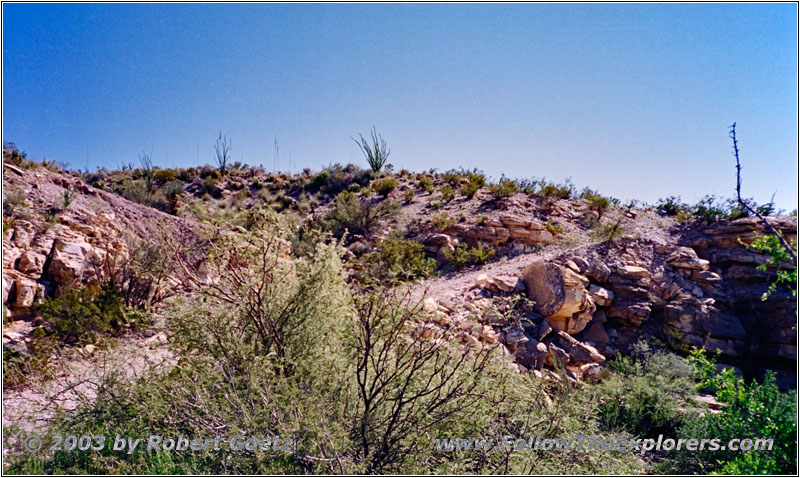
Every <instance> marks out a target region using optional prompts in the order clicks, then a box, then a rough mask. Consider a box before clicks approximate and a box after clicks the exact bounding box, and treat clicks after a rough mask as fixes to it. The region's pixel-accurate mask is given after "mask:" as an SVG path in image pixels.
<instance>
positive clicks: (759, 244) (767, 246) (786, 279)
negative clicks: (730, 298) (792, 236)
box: [739, 234, 797, 300]
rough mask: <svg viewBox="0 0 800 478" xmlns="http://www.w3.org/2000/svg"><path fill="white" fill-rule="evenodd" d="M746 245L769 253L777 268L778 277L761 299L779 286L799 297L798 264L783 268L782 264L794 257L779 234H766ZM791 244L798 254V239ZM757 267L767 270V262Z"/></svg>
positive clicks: (787, 262)
mask: <svg viewBox="0 0 800 478" xmlns="http://www.w3.org/2000/svg"><path fill="white" fill-rule="evenodd" d="M739 242H740V243H741V242H742V240H741V239H739ZM745 246H746V247H747V248H748V249H750V248H753V249H755V250H757V251H759V252H763V253H765V254H769V256H770V259H769V264H770V265H772V266H774V267H776V268H777V269H776V271H775V273H776V276H777V278H776V279H775V281H774V282H772V283H771V284H770V285H769V289H767V291H766V292H765V293H764V295H762V296H761V300H767V299H768V298H769V296H770V295H772V294H773V293H774V292H775V291H776V290H778V286H783V287H786V288H787V289H789V290H790V291H791V292H792V297H797V264H794V268H792V269H790V270H784V269H782V268H781V266H782V264H792V263H793V259H792V256H791V255H789V252H788V251H787V250H786V248H784V247H783V244H781V241H780V240H779V239H778V238H777V236H775V235H773V234H764V235H761V236H758V237H757V238H756V239H755V240H754V241H753V242H752V243H751V244H750V245H746V244H745ZM789 246H790V247H791V248H792V249H793V250H794V251H795V254H796V251H797V241H791V243H790V244H789ZM757 268H758V270H761V271H766V270H767V264H760V265H759V266H758V267H757Z"/></svg>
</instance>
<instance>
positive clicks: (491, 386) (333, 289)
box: [4, 224, 645, 474]
mask: <svg viewBox="0 0 800 478" xmlns="http://www.w3.org/2000/svg"><path fill="white" fill-rule="evenodd" d="M273 227H283V226H281V225H280V224H278V225H277V226H275V225H264V226H263V227H256V228H254V230H252V231H249V232H248V233H245V234H227V233H224V232H219V231H213V230H210V231H209V235H208V237H205V238H204V239H205V240H204V243H206V244H208V250H207V251H205V252H204V253H202V256H203V257H205V259H206V260H207V261H206V262H205V263H204V264H205V266H207V268H208V271H209V272H210V273H211V274H212V275H214V276H215V277H218V280H217V281H215V282H214V284H208V283H204V281H203V280H202V277H201V276H200V275H198V274H199V273H200V270H199V266H197V267H195V266H194V265H193V264H194V262H193V261H190V260H189V259H190V257H192V256H191V254H198V253H199V252H198V251H197V250H196V249H193V248H192V249H190V248H186V249H185V250H183V249H179V255H180V258H182V259H184V260H185V264H186V265H187V267H188V270H187V278H188V279H190V280H191V279H192V278H193V279H194V280H195V282H194V283H196V284H197V289H196V291H195V293H196V295H193V296H192V297H189V298H187V300H185V301H176V303H175V307H174V308H173V309H171V311H170V312H169V321H170V323H171V324H172V327H171V330H170V337H169V339H170V343H171V344H172V346H173V349H172V350H174V352H175V353H176V354H177V356H178V357H179V360H176V361H175V362H174V363H173V364H172V365H171V366H170V367H169V368H168V369H160V368H159V369H153V370H150V371H148V372H147V373H145V374H143V375H142V376H130V375H128V374H123V373H107V374H104V375H103V377H102V378H101V383H100V384H99V386H98V387H97V389H96V396H95V397H94V398H91V399H90V401H89V402H87V403H82V404H80V406H79V409H78V410H76V412H75V413H64V414H58V415H56V416H54V417H53V419H52V420H51V422H50V425H49V426H48V427H47V428H43V429H41V430H40V431H39V433H41V434H42V435H46V436H50V435H51V434H52V433H66V432H71V433H75V430H80V431H81V433H86V434H105V435H108V434H109V433H111V432H109V430H112V431H113V432H114V433H118V434H120V435H121V436H129V437H137V436H148V435H151V434H156V435H162V436H169V437H177V436H179V435H182V436H184V437H204V436H215V435H219V436H221V437H223V438H230V437H231V436H233V435H236V434H239V433H242V434H246V435H249V436H256V437H259V438H275V437H276V436H279V437H282V438H286V437H291V438H292V439H293V444H292V446H291V449H290V450H289V451H288V452H284V451H272V450H270V451H267V452H258V453H246V452H241V453H231V452H230V450H227V449H222V450H219V451H216V450H209V451H192V450H186V451H183V452H180V453H171V452H164V453H157V452H148V453H132V454H128V453H126V451H124V450H123V451H114V450H113V449H112V447H108V446H107V447H105V448H104V449H103V450H99V451H96V450H85V451H81V450H73V451H70V452H55V453H53V452H51V451H50V450H49V449H47V448H45V449H43V450H42V451H41V452H39V453H24V452H23V450H22V446H21V443H20V441H17V442H16V444H15V445H14V446H7V447H5V451H6V452H7V455H6V456H4V466H5V469H4V471H5V472H7V473H35V474H46V473H50V474H66V473H72V474H81V473H82V474H132V473H161V474H287V473H288V474H301V473H309V474H313V473H317V474H334V473H338V474H362V473H363V474H376V473H386V474H392V473H401V472H404V473H412V474H472V473H477V474H499V473H510V474H553V473H556V472H558V473H569V474H592V473H594V474H597V473H601V472H604V473H614V474H618V473H636V472H638V473H642V472H643V471H645V468H644V463H643V462H642V461H641V459H640V458H639V457H638V456H637V455H633V456H632V455H631V454H630V453H627V452H618V451H613V450H611V451H601V450H597V451H593V452H591V453H585V452H578V453H553V451H549V450H548V451H545V450H538V451H532V450H525V451H524V452H517V453H512V452H510V450H506V451H502V450H498V451H497V452H491V451H487V452H472V451H470V452H446V451H438V450H436V448H435V440H437V439H438V440H442V439H447V438H453V437H498V436H503V435H514V436H518V437H528V436H531V435H537V434H538V435H541V436H558V437H563V438H569V439H574V438H575V437H576V436H578V435H584V434H585V435H596V436H598V437H603V438H606V437H609V438H610V436H608V435H610V434H604V433H603V432H602V431H600V430H599V428H598V425H597V422H596V421H595V420H594V419H593V418H592V417H591V413H592V410H593V407H594V406H595V403H596V397H595V396H594V395H593V394H591V393H586V391H585V390H584V389H582V388H580V386H579V385H577V384H571V383H569V382H568V381H567V380H563V382H561V383H551V384H549V385H546V384H545V383H543V382H540V381H539V380H537V379H536V378H535V377H534V376H533V374H520V373H517V372H515V371H512V370H511V369H510V367H509V366H508V365H509V364H508V362H507V361H506V360H507V359H505V358H503V355H502V354H501V353H500V351H499V350H497V349H496V348H493V347H490V346H484V347H481V348H476V349H472V348H470V347H466V346H464V345H463V344H461V343H459V342H458V341H457V340H455V339H454V338H453V337H452V336H450V335H447V333H446V332H444V331H440V332H435V334H436V335H435V336H433V337H432V338H433V339H434V340H431V339H428V338H425V336H426V335H425V330H426V329H424V328H423V327H424V326H425V323H426V319H427V313H425V312H424V311H423V310H422V307H421V304H419V303H417V304H414V303H413V301H410V300H409V296H408V295H404V294H403V293H400V292H398V291H397V290H396V289H381V288H378V289H376V290H374V291H372V292H369V291H364V290H360V289H356V290H351V289H350V286H349V285H348V283H347V282H346V278H345V273H344V271H343V269H342V265H341V262H340V259H339V257H340V255H341V254H342V252H343V251H342V249H341V248H340V247H338V246H336V245H330V244H328V245H326V244H322V243H320V244H318V247H317V249H316V253H315V254H313V255H310V256H308V257H306V258H295V259H294V260H293V261H291V262H290V261H287V260H285V258H284V254H285V244H284V242H283V241H282V238H283V236H282V234H277V233H276V232H275V231H274V229H273ZM185 254H186V255H185ZM427 330H428V331H430V330H431V329H430V328H428V329H427ZM298 397H302V398H303V399H302V400H298ZM551 400H552V403H555V404H558V405H557V406H548V403H549V402H550V401H551ZM176 404H178V405H176ZM264 410H266V412H264ZM140 446H141V445H140Z"/></svg>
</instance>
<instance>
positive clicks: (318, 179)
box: [308, 171, 331, 191]
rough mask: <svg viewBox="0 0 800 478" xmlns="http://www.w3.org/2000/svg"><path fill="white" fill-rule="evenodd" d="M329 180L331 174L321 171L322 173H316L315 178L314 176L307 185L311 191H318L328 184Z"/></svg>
mask: <svg viewBox="0 0 800 478" xmlns="http://www.w3.org/2000/svg"><path fill="white" fill-rule="evenodd" d="M330 178H331V174H330V173H329V172H327V171H322V172H320V173H318V174H317V175H316V176H314V179H312V180H311V182H310V183H309V185H308V187H309V189H311V190H312V191H319V190H320V189H322V188H323V187H324V186H325V185H326V184H328V181H329V180H330Z"/></svg>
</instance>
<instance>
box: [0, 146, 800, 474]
mask: <svg viewBox="0 0 800 478" xmlns="http://www.w3.org/2000/svg"><path fill="white" fill-rule="evenodd" d="M3 161H4V165H3V166H4V167H3V209H4V214H3V303H4V307H5V319H4V335H3V348H4V376H5V378H6V381H5V383H6V385H7V387H10V388H9V391H10V392H12V390H11V389H16V390H23V389H25V387H26V386H28V385H26V384H29V383H30V381H31V380H33V378H32V377H39V378H41V379H42V380H46V379H47V377H50V376H52V374H48V373H47V371H48V368H49V367H50V365H48V364H52V363H53V362H52V359H53V357H52V356H53V355H58V354H61V353H63V348H61V347H65V348H66V349H67V350H69V349H71V348H80V349H81V350H82V351H87V350H88V356H89V357H91V356H92V355H93V353H95V350H101V349H104V348H107V347H109V346H110V345H109V344H110V343H111V342H108V341H107V340H106V337H117V338H119V339H120V340H123V341H124V340H135V339H136V338H137V337H138V336H137V334H141V333H143V331H147V330H148V329H149V328H151V327H152V326H153V324H154V323H155V322H156V320H155V319H154V318H158V319H159V320H158V322H159V323H160V324H161V325H160V327H162V328H163V330H165V332H164V333H165V334H166V335H170V334H174V333H175V330H176V329H180V330H182V331H184V332H185V331H186V329H185V328H184V327H186V325H185V324H184V323H183V322H181V320H182V319H180V317H184V316H185V314H186V313H185V312H180V313H177V312H175V310H179V309H180V308H181V307H184V305H176V304H185V303H186V302H188V303H192V302H193V301H194V300H196V299H197V298H198V297H205V299H204V302H203V303H204V304H208V303H209V302H208V301H211V303H213V302H214V301H218V305H219V306H220V307H223V308H225V307H227V308H229V310H231V311H233V312H231V313H232V314H235V313H239V312H237V311H241V313H242V314H243V316H244V317H251V318H252V317H261V319H259V320H262V319H263V320H262V322H259V321H258V320H256V321H255V323H256V325H257V327H256V329H257V330H259V333H258V334H261V335H260V336H261V337H262V339H263V338H264V337H267V336H270V335H269V334H270V333H272V332H268V331H275V330H280V331H282V332H280V334H278V336H276V337H273V338H272V339H270V340H273V342H270V341H267V342H269V344H270V345H269V347H270V350H273V352H274V350H278V351H281V350H284V349H283V348H282V347H283V344H282V342H283V341H284V340H285V341H286V342H287V344H288V345H285V347H289V348H290V345H291V344H292V343H293V342H292V340H295V338H293V337H295V335H298V336H300V335H302V336H303V337H305V338H304V339H303V340H305V341H307V340H313V343H308V342H303V344H304V346H305V347H308V346H311V347H312V348H326V347H327V343H328V341H330V340H333V339H332V338H331V337H328V336H326V335H325V334H328V333H333V332H332V331H335V330H336V326H331V328H330V331H327V330H326V331H325V333H322V331H321V330H317V331H316V332H313V333H312V332H309V334H310V335H304V334H306V332H304V330H305V329H304V327H306V325H304V324H305V321H304V320H301V321H299V322H294V321H293V320H295V319H294V318H292V317H294V316H292V317H290V316H287V315H285V314H288V312H285V311H283V312H281V313H280V314H277V315H275V316H273V315H270V314H273V312H269V313H266V312H264V311H265V310H266V309H268V306H267V305H265V304H266V303H270V302H271V301H272V300H273V299H272V298H273V297H278V299H274V300H278V301H280V300H283V299H282V298H283V297H284V296H283V294H284V292H281V291H282V290H283V289H279V288H278V287H279V286H281V284H282V282H283V283H285V284H286V285H287V287H292V289H291V290H292V291H293V292H291V294H294V295H291V294H290V295H291V297H293V300H297V301H302V300H311V296H314V297H317V299H318V300H319V301H322V302H325V303H326V304H327V303H328V302H330V303H331V304H333V303H337V302H336V301H337V300H339V299H337V298H336V297H339V296H338V295H336V294H334V295H331V296H327V295H325V294H326V293H325V292H323V284H325V283H327V284H330V283H332V282H335V281H336V280H338V279H336V278H335V277H334V276H336V277H338V275H337V274H340V275H341V278H342V280H343V281H344V282H343V284H346V285H347V290H349V291H351V292H348V294H351V293H354V292H355V295H354V298H353V299H352V300H353V301H355V302H354V303H355V304H356V305H355V309H356V310H358V311H363V310H362V309H360V308H359V305H358V304H359V299H358V298H357V296H361V295H363V296H365V297H367V296H371V295H370V294H372V293H374V292H375V291H384V292H383V293H381V294H383V295H384V296H386V297H388V296H392V297H397V298H398V301H397V302H396V303H397V304H403V305H404V307H408V310H412V311H414V312H413V314H411V315H409V316H408V317H407V319H404V320H403V321H401V322H402V331H403V334H404V335H405V336H407V339H408V340H412V341H413V342H414V343H420V344H433V345H430V347H433V348H432V349H430V350H434V351H436V352H435V353H438V351H439V349H440V348H441V347H444V346H445V345H447V344H453V346H458V347H465V350H471V351H472V352H470V353H475V354H480V353H489V352H488V351H492V352H491V353H493V354H497V355H499V356H500V357H502V358H501V359H499V360H501V362H504V363H505V366H506V368H507V370H508V371H510V373H513V374H516V375H519V376H522V377H535V379H536V380H540V381H545V382H548V381H549V382H551V383H563V384H570V383H572V384H582V383H586V384H593V383H597V382H603V381H604V380H608V374H609V364H611V363H612V362H614V361H619V360H622V359H623V357H627V356H631V354H634V355H635V354H636V353H637V350H640V349H641V344H642V343H646V344H650V346H651V347H654V348H656V349H659V350H664V351H671V352H672V353H677V354H679V355H686V354H688V353H690V352H691V350H692V349H693V348H697V349H701V348H702V349H704V350H705V351H706V352H710V353H715V355H716V357H717V362H718V367H720V368H723V367H724V368H730V369H731V370H733V371H734V373H735V374H737V375H739V376H743V377H745V378H747V379H753V378H757V379H762V378H763V377H764V375H765V373H766V372H767V371H769V370H771V371H773V373H775V374H777V382H778V384H779V385H780V387H781V388H783V389H789V388H795V387H796V382H795V376H796V370H797V362H796V360H797V350H796V299H795V297H794V295H793V292H792V288H796V284H790V283H788V284H787V282H786V281H785V280H784V279H785V274H788V273H791V272H792V271H794V270H796V267H795V265H794V264H791V263H788V262H786V261H781V260H778V259H776V258H775V256H774V255H771V254H768V253H766V252H765V251H764V248H763V247H753V246H750V244H751V243H753V242H754V241H756V242H757V244H758V242H759V241H762V239H759V238H763V237H764V236H765V234H766V231H765V227H764V225H763V223H762V222H761V221H760V220H758V218H755V217H749V216H748V215H747V214H746V213H745V212H743V210H742V209H740V208H738V207H736V204H735V203H733V202H730V201H728V202H721V201H716V200H714V199H713V198H711V199H705V200H704V201H701V203H698V204H696V205H687V204H683V203H681V202H680V200H679V199H677V198H668V199H665V200H662V201H660V202H659V203H658V204H655V205H645V204H640V203H636V202H632V203H628V204H625V203H621V202H620V201H619V200H616V199H614V198H610V197H605V196H603V195H601V194H600V193H598V192H596V191H593V190H590V189H588V188H586V189H584V190H582V191H578V190H576V188H575V187H574V186H573V185H571V184H570V183H569V182H567V183H565V184H556V183H552V182H549V181H545V180H531V181H525V180H510V179H506V178H501V179H500V180H499V181H496V182H490V181H489V180H487V178H486V177H485V176H484V175H483V174H482V173H481V172H480V171H477V170H474V171H464V170H461V171H449V172H444V173H441V172H436V171H433V170H432V171H429V172H423V173H415V172H409V171H405V170H404V171H399V172H373V171H371V170H366V169H362V168H360V167H358V166H354V165H348V166H340V165H334V166H330V167H328V168H325V169H324V170H323V171H320V172H312V171H310V170H306V171H304V172H303V173H300V174H294V175H289V174H278V173H269V172H266V171H264V170H263V168H259V167H249V166H246V165H242V164H238V163H236V164H232V165H230V166H229V167H227V168H226V170H225V171H221V170H220V169H218V168H212V167H209V166H203V167H197V168H183V169H159V168H149V167H148V168H133V167H126V168H124V169H122V170H116V171H107V170H102V169H101V170H98V171H96V172H93V173H80V172H72V171H64V170H61V169H60V168H58V167H57V166H56V165H54V164H51V163H46V164H40V163H35V162H31V161H28V160H27V159H26V158H25V157H24V156H23V155H21V154H20V153H19V152H18V151H16V150H13V149H9V150H7V151H4V155H3ZM762 212H764V213H767V214H769V213H770V212H772V211H770V208H769V206H763V207H762ZM767 220H768V221H769V222H770V224H772V225H773V226H774V227H775V228H776V229H778V230H779V231H781V232H782V234H783V235H784V236H785V237H786V238H787V239H788V240H790V241H796V234H797V218H796V216H769V217H768V218H767ZM267 229H269V230H273V229H274V230H275V231H279V233H274V234H273V233H270V234H267V235H266V236H265V233H264V232H263V231H265V230H267ZM331 251H336V252H335V253H333V252H331ZM328 254H333V256H336V259H335V260H334V259H330V260H331V261H333V262H331V263H328V262H325V264H327V265H323V263H322V262H321V261H323V258H327V257H328ZM333 256H331V257H333ZM270 257H274V259H275V260H272V261H270V259H269V258H270ZM328 260H329V259H324V261H328ZM259 261H263V265H262V266H263V267H261V268H260V269H258V266H259V264H260V263H259ZM334 262H335V263H336V264H341V270H340V269H339V267H340V266H339V265H331V264H333V263H334ZM253 267H255V268H256V269H257V270H259V271H260V272H259V273H258V274H255V275H247V274H244V273H242V274H240V275H237V274H239V273H240V272H241V271H243V270H245V269H247V270H250V269H248V268H253ZM315 267H316V268H317V269H315ZM315 274H316V275H315ZM329 274H333V275H331V276H330V277H328V275H329ZM323 276H324V277H328V278H327V279H325V280H324V281H322V279H321V277H323ZM277 277H282V279H277ZM320 281H322V282H320ZM264 284H269V286H268V287H266V288H265V287H264ZM773 284H777V285H775V286H773ZM270 287H276V289H275V290H272V289H270ZM262 289H263V290H272V292H270V294H271V295H269V294H267V295H264V294H265V292H264V291H263V290H262ZM209 291H211V292H209ZM341 293H342V292H341V291H340V292H337V294H341ZM204 294H208V295H204ZM306 295H308V296H309V298H306ZM325 297H328V298H327V299H324V298H325ZM287 300H288V299H287ZM304 304H305V305H304V306H303V307H307V309H303V308H299V309H298V312H296V315H297V316H302V317H306V316H307V317H312V316H314V314H315V312H314V310H313V307H312V306H311V305H309V304H306V303H305V302H304ZM361 305H362V306H363V304H361ZM384 305H386V306H387V307H388V305H387V304H384ZM204 307H205V306H204ZM180 310H183V309H180ZM269 310H272V309H269ZM286 310H289V309H286ZM292 310H294V309H292ZM337 310H338V309H337ZM369 310H373V309H369ZM132 311H133V312H132ZM259 311H260V312H259ZM303 311H305V312H303ZM204 313H205V312H204ZM338 313H342V314H344V315H342V317H345V316H348V315H347V313H344V312H337V314H338ZM370 313H372V312H369V313H367V312H365V315H364V316H360V315H358V314H356V315H355V317H361V320H362V322H360V323H361V326H360V327H359V326H354V327H355V329H353V330H357V331H361V333H363V332H364V330H368V329H364V328H363V326H364V324H365V323H368V322H369V320H370V318H369V317H371V316H370V315H369V314H370ZM259 314H262V315H259ZM263 314H266V315H263ZM281 314H284V315H281ZM304 314H305V315H304ZM212 315H213V314H212ZM209 316H211V315H209ZM337 317H338V316H337ZM343 320H344V319H343ZM365 321H366V322H365ZM355 323H356V324H358V323H359V322H358V321H357V322H355ZM176 324H182V325H176ZM236 324H237V322H236V320H235V319H231V324H230V328H231V330H238V329H236V327H237V325H236ZM209 327H211V329H209V330H214V327H223V328H227V327H228V326H226V325H225V324H223V323H216V325H213V326H211V325H209ZM243 327H244V326H243ZM326 328H327V326H326ZM160 330H161V329H160ZM193 330H194V329H193ZM397 330H401V329H397ZM195 332H196V330H195ZM182 333H183V332H182ZM193 333H194V332H193ZM276 333H277V332H276ZM387 333H389V332H387ZM258 334H257V336H259V335H258ZM315 334H316V335H315ZM145 335H147V334H145ZM356 335H358V334H356ZM344 336H348V335H347V334H345V335H344ZM308 337H316V338H314V339H308ZM326 337H327V338H326ZM45 339H46V340H48V341H50V342H45V341H44V340H45ZM264 340H266V339H264ZM298 340H299V339H298ZM384 340H389V339H388V338H386V337H384ZM392 340H393V341H395V342H396V340H395V339H392ZM404 340H406V339H404ZM267 342H264V343H267ZM395 342H391V343H395ZM45 343H57V344H58V345H59V347H44V346H43V344H45ZM397 343H400V342H397ZM166 346H167V345H164V347H166ZM195 346H196V345H195ZM447 346H450V345H447ZM359 347H362V348H359ZM359 347H356V348H355V350H361V351H363V347H364V344H363V343H362V345H361V346H359ZM345 348H346V347H345ZM59 350H61V351H59ZM181 350H183V349H181ZM193 353H194V352H193ZM278 353H279V354H280V353H282V352H278ZM287 353H288V352H287ZM365 353H368V351H367V352H365ZM396 353H401V352H396ZM409 353H410V352H409ZM431 353H432V354H433V355H435V353H434V352H431ZM176 354H177V355H180V352H177V351H176ZM423 355H424V354H423ZM433 355H431V357H433ZM256 356H258V354H256ZM401 356H402V353H401ZM259 360H260V359H259ZM179 363H181V362H179ZM144 366H145V365H144V363H143V364H142V367H144ZM178 367H180V366H178ZM612 368H613V367H612ZM434 370H435V367H434ZM226 373H228V372H226ZM231 373H232V372H231ZM376 373H377V372H376ZM419 373H422V372H419ZM486 373H487V374H488V372H486ZM487 376H488V375H487ZM509 383H510V382H509ZM576 386H579V385H576ZM581 386H582V385H581ZM587 386H588V385H587ZM459 393H461V392H459ZM463 393H467V391H463ZM542 396H543V397H545V402H543V403H545V405H546V406H548V407H549V406H550V405H552V402H553V399H554V396H553V392H552V391H550V392H545V393H544V394H543V395H542ZM15 403H19V402H15ZM548 403H549V404H550V405H547V404H548ZM717 405H718V404H717ZM358 453H367V451H365V450H360V451H359V452H358ZM358 453H356V454H358ZM370 456H371V455H370ZM373 458H375V457H373ZM308 459H309V460H311V459H310V458H308ZM375 459H376V460H377V458H375ZM300 461H301V462H302V460H300ZM312 461H313V460H312ZM379 461H380V460H378V461H376V463H378V462H379ZM324 463H328V462H324ZM387 463H394V462H391V460H389V461H387ZM303 466H305V465H303ZM308 466H309V467H311V468H313V466H311V465H308ZM325 466H327V465H325ZM365 466H366V465H365ZM576 466H577V465H576ZM637 466H638V465H637ZM641 466H644V467H645V468H638V470H639V471H642V470H644V469H646V465H645V464H642V465H641ZM311 468H309V469H311ZM292 469H294V468H292ZM319 469H320V470H328V469H327V468H324V467H323V468H319ZM410 469H411V468H403V469H402V470H410ZM348 470H357V471H359V470H360V471H376V470H378V468H369V467H367V468H358V467H356V468H348ZM382 470H384V471H385V470H395V471H396V470H398V469H394V468H391V467H389V466H388V465H387V468H382ZM428 470H430V469H428ZM575 470H579V471H580V470H582V471H583V472H585V471H586V470H587V469H585V468H575ZM328 471H329V472H339V471H337V470H333V469H330V470H328ZM617 471H624V470H617ZM627 471H632V470H627Z"/></svg>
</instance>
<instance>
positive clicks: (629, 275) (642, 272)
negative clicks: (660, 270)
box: [617, 265, 650, 280]
mask: <svg viewBox="0 0 800 478" xmlns="http://www.w3.org/2000/svg"><path fill="white" fill-rule="evenodd" d="M617 274H619V275H620V276H621V277H623V278H625V279H630V280H636V279H649V278H650V271H648V270H647V269H645V268H644V267H639V266H631V265H624V266H620V267H617Z"/></svg>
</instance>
